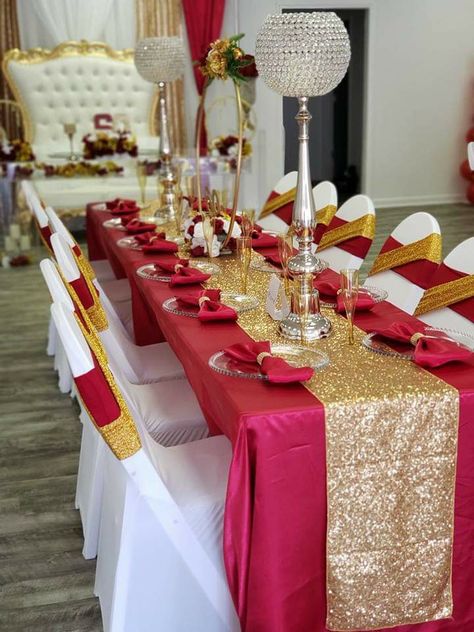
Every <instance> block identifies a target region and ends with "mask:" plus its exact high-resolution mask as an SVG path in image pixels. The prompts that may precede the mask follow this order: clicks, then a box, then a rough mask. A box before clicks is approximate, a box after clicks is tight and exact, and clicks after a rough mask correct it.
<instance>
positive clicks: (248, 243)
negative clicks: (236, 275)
mask: <svg viewBox="0 0 474 632" xmlns="http://www.w3.org/2000/svg"><path fill="white" fill-rule="evenodd" d="M235 241H236V251H237V259H238V261H239V270H240V291H241V292H242V294H247V286H248V278H249V267H250V261H251V259H252V237H250V236H242V237H237V238H236V240H235Z"/></svg>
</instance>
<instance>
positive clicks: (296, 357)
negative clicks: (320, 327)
mask: <svg viewBox="0 0 474 632" xmlns="http://www.w3.org/2000/svg"><path fill="white" fill-rule="evenodd" d="M271 349H272V354H273V355H275V356H278V357H279V358H283V359H284V360H286V361H287V362H288V364H291V366H294V367H303V366H310V367H311V368H312V369H314V370H315V371H321V369H324V368H325V367H326V366H328V364H329V357H328V356H327V354H326V353H323V352H322V351H316V350H314V349H308V348H307V347H303V346H300V345H285V344H274V345H272V346H271ZM209 366H210V367H211V369H214V371H217V373H221V374H222V375H227V376H229V377H241V378H245V379H250V380H264V381H268V377H267V376H266V375H264V374H263V373H262V372H261V371H260V367H259V366H257V365H256V364H255V365H254V364H251V363H250V362H241V361H239V360H234V359H233V358H229V357H228V356H226V354H225V353H224V351H218V352H217V353H214V355H212V356H211V357H210V358H209Z"/></svg>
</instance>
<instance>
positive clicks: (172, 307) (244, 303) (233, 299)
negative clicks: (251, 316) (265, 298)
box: [163, 292, 258, 318]
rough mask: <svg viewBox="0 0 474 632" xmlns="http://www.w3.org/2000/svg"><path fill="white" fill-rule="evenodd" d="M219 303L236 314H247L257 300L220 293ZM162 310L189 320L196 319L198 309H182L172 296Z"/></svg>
mask: <svg viewBox="0 0 474 632" xmlns="http://www.w3.org/2000/svg"><path fill="white" fill-rule="evenodd" d="M221 302H222V303H223V304H224V305H227V307H232V308H233V309H235V311H236V312H237V313H240V312H248V311H250V310H251V309H255V308H256V307H258V299H257V298H255V296H248V295H247V294H234V293H233V292H222V294H221ZM163 309H164V310H166V311H167V312H171V313H172V314H177V315H178V316H190V317H191V318H197V317H198V312H199V308H198V307H194V308H193V307H192V306H191V305H190V306H189V308H186V307H183V306H182V305H180V304H179V302H178V301H177V300H176V297H175V296H172V297H171V298H168V299H166V301H164V302H163Z"/></svg>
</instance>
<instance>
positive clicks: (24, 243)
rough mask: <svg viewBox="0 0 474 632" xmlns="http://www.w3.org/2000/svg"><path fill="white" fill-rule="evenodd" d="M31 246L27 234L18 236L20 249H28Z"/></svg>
mask: <svg viewBox="0 0 474 632" xmlns="http://www.w3.org/2000/svg"><path fill="white" fill-rule="evenodd" d="M30 248H31V242H30V237H29V235H21V237H20V250H29V249H30Z"/></svg>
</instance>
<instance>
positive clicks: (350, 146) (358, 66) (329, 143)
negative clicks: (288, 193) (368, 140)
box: [283, 9, 367, 202]
mask: <svg viewBox="0 0 474 632" xmlns="http://www.w3.org/2000/svg"><path fill="white" fill-rule="evenodd" d="M327 10H334V12H335V13H337V15H338V16H339V17H340V18H341V20H342V21H343V22H344V25H345V27H346V29H347V31H348V33H349V38H350V41H351V61H350V64H349V69H348V72H347V74H346V76H345V77H344V79H343V80H342V81H341V83H340V84H339V85H338V86H337V88H336V89H335V90H333V91H332V92H330V93H329V94H325V95H324V96H322V97H316V98H313V99H310V101H309V109H310V112H311V114H312V116H313V118H312V120H311V125H310V139H311V140H310V160H311V177H312V179H313V186H314V185H315V184H317V183H318V182H321V181H322V180H330V181H331V182H333V183H334V184H335V185H336V187H337V190H338V196H339V201H340V202H343V201H344V200H346V199H347V198H349V197H351V196H352V195H355V194H356V193H359V192H360V183H361V177H362V131H363V108H364V81H365V76H364V75H365V35H366V18H367V10H366V9H341V10H336V9H327ZM289 11H291V12H295V11H298V9H291V10H290V9H284V10H283V12H284V13H287V12H289ZM301 11H304V12H308V11H311V9H301ZM297 111H298V102H297V100H296V99H294V98H287V97H284V98H283V125H284V126H285V173H288V171H295V170H297V169H298V130H297V125H296V121H295V120H294V117H295V115H296V112H297Z"/></svg>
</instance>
